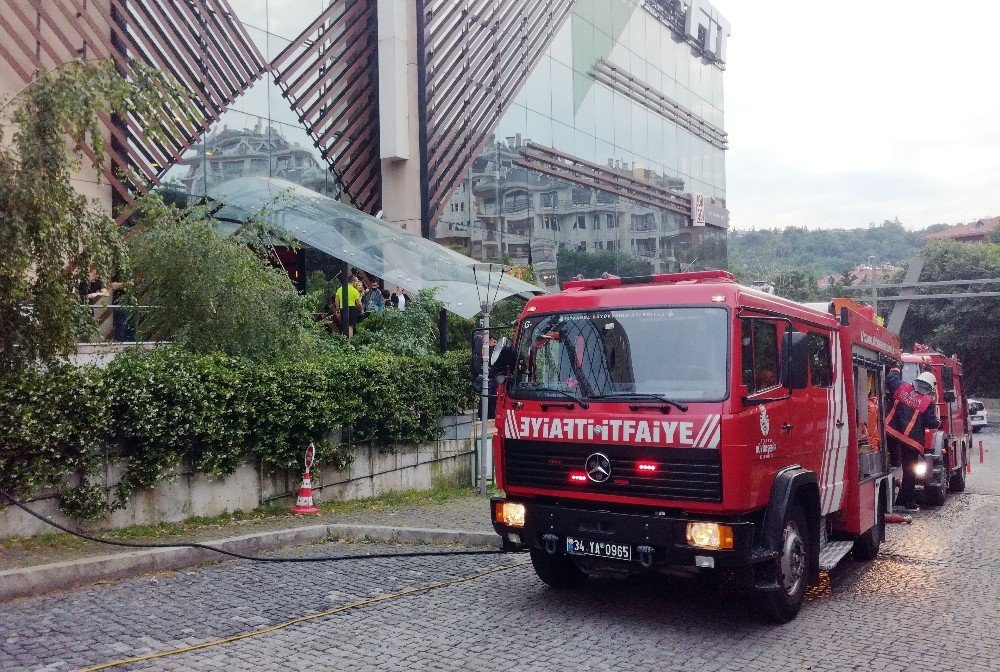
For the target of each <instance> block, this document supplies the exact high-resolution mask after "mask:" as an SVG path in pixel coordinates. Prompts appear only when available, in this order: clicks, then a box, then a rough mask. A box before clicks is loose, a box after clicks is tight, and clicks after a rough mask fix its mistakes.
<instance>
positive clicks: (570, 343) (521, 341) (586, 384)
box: [510, 308, 729, 401]
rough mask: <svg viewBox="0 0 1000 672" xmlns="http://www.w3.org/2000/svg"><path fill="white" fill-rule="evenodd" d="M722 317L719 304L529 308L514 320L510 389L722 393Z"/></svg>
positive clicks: (692, 396)
mask: <svg viewBox="0 0 1000 672" xmlns="http://www.w3.org/2000/svg"><path fill="white" fill-rule="evenodd" d="M727 317H728V313H727V311H726V310H725V309H724V308H628V309H621V310H610V311H607V310H605V311H599V312H572V313H552V314H547V315H531V316H528V317H526V318H525V319H524V321H523V322H522V323H521V329H520V332H519V334H520V335H519V338H518V345H517V364H516V369H515V371H514V376H513V379H512V380H511V384H510V394H511V396H514V397H533V396H547V395H552V394H558V393H560V392H571V393H573V394H575V395H579V396H581V397H585V398H597V397H608V396H610V397H613V396H614V395H617V394H621V395H634V394H648V395H662V396H664V397H667V398H669V399H671V400H676V401H721V400H722V399H725V398H726V395H727V393H728V384H727V382H728V362H729V346H728V343H729V327H728V319H727Z"/></svg>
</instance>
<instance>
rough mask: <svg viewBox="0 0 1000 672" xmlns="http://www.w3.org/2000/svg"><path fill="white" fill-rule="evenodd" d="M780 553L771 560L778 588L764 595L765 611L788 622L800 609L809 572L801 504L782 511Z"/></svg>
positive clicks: (807, 549)
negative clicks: (784, 512)
mask: <svg viewBox="0 0 1000 672" xmlns="http://www.w3.org/2000/svg"><path fill="white" fill-rule="evenodd" d="M781 536H782V540H781V550H780V555H779V556H778V557H777V558H776V559H775V560H774V562H775V567H774V575H775V578H776V579H777V582H778V586H779V588H778V590H770V591H767V592H766V593H764V594H763V598H764V604H763V611H764V614H765V615H766V616H767V617H768V618H769V619H771V620H772V621H774V622H775V623H787V622H788V621H790V620H792V619H793V618H795V617H796V616H797V615H798V613H799V609H801V608H802V600H803V598H805V595H806V583H807V581H808V574H809V571H808V570H809V527H808V526H807V525H806V516H805V513H803V512H802V507H801V506H800V505H799V504H795V505H794V506H793V507H792V508H791V509H790V510H789V511H788V513H786V514H785V525H784V528H783V531H782V535H781Z"/></svg>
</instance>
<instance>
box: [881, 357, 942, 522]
mask: <svg viewBox="0 0 1000 672" xmlns="http://www.w3.org/2000/svg"><path fill="white" fill-rule="evenodd" d="M885 382H886V386H887V387H888V389H889V394H890V395H891V396H892V401H893V403H892V409H891V410H890V411H889V414H888V415H887V416H886V418H885V421H886V422H885V424H886V427H885V432H886V435H887V436H888V438H889V443H890V446H891V447H892V448H893V450H894V451H897V450H898V451H899V456H900V461H901V463H902V465H903V484H902V487H900V489H899V496H898V497H897V498H896V504H897V506H900V507H901V508H903V509H910V510H916V504H917V503H916V482H915V480H914V473H913V469H914V466H915V465H916V463H917V460H919V459H920V455H921V454H922V453H923V446H924V430H925V429H936V428H938V427H939V426H940V425H941V422H940V421H939V420H938V417H937V412H936V411H935V409H934V395H935V388H936V387H937V379H936V378H934V374H933V373H930V372H927V371H925V372H924V373H921V374H920V375H919V376H917V379H916V380H914V381H913V384H912V385H911V384H910V383H904V382H903V376H902V374H901V373H900V371H899V369H895V368H894V369H890V371H889V375H887V376H886V377H885Z"/></svg>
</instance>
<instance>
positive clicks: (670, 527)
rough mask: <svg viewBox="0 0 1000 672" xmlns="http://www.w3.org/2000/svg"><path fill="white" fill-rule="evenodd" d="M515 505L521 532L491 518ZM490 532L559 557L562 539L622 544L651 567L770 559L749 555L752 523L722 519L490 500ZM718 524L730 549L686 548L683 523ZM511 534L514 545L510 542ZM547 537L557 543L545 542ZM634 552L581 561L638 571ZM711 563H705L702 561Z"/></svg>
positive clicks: (738, 564) (726, 565)
mask: <svg viewBox="0 0 1000 672" xmlns="http://www.w3.org/2000/svg"><path fill="white" fill-rule="evenodd" d="M504 501H516V502H518V503H520V504H524V506H525V516H524V527H508V526H507V525H505V524H503V523H500V522H498V521H497V519H496V508H497V507H496V504H497V502H504ZM490 511H491V514H490V515H491V518H492V520H493V529H494V530H496V532H497V534H499V535H500V536H501V537H503V539H504V542H505V544H506V545H508V546H514V547H518V546H520V547H525V548H535V549H546V546H547V544H546V539H545V538H544V537H548V539H549V540H550V543H549V544H548V550H549V552H552V551H553V550H554V551H555V552H556V553H560V554H561V553H565V547H566V537H567V536H569V537H574V538H579V539H587V540H592V541H604V542H608V543H612V544H628V545H630V546H632V547H633V549H638V548H639V547H647V548H652V549H653V550H652V554H651V558H649V557H648V556H647V557H646V560H647V563H648V560H649V559H651V560H652V563H651V565H652V566H654V567H675V568H695V567H714V568H715V569H739V568H745V567H749V566H751V565H753V564H755V563H758V562H763V561H765V560H768V559H771V557H772V556H771V555H769V554H762V553H754V550H753V549H754V532H755V528H756V527H757V526H756V524H755V522H754V521H751V520H746V519H745V518H737V517H726V516H687V515H685V514H683V513H678V512H664V515H660V513H659V512H657V513H649V514H646V513H616V512H612V511H599V510H591V509H582V508H573V507H568V506H560V505H556V504H547V503H546V504H542V503H536V502H533V501H531V500H522V499H510V500H505V499H503V498H493V499H492V500H491V506H490ZM698 521H705V522H718V523H724V524H726V525H729V526H731V527H732V528H733V548H731V549H726V550H710V549H704V548H697V547H693V546H690V545H688V543H687V538H686V537H687V524H688V523H689V522H698ZM511 534H514V535H515V538H516V539H517V540H518V541H517V542H513V541H512V539H511V536H510V535H511ZM552 535H554V536H555V537H557V538H558V541H557V542H555V543H554V544H553V543H551V540H552ZM639 555H640V554H638V553H633V560H632V561H631V562H630V563H626V562H624V561H620V560H604V559H594V558H587V557H586V556H582V557H581V559H582V560H584V561H587V562H595V561H596V562H604V563H607V564H616V565H633V566H634V568H635V569H639V568H640V567H642V566H643V565H642V564H640V559H639ZM706 558H711V560H710V561H709V560H706Z"/></svg>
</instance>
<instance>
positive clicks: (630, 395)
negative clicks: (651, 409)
mask: <svg viewBox="0 0 1000 672" xmlns="http://www.w3.org/2000/svg"><path fill="white" fill-rule="evenodd" d="M590 398H591V399H641V400H643V401H658V402H660V403H663V404H670V405H671V406H673V407H674V408H676V409H677V410H679V411H686V410H688V407H687V405H686V404H682V403H681V402H679V401H674V400H673V399H670V398H668V397H665V396H663V395H662V394H652V393H646V392H611V393H608V394H596V395H591V396H590Z"/></svg>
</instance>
